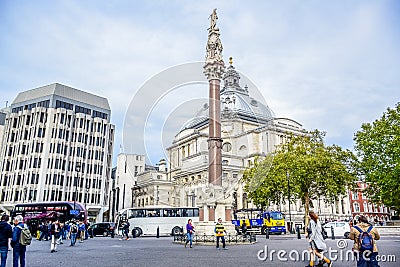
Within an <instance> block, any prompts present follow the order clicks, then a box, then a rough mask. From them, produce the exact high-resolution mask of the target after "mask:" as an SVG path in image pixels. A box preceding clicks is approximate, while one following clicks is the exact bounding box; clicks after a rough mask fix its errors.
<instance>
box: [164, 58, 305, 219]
mask: <svg viewBox="0 0 400 267" xmlns="http://www.w3.org/2000/svg"><path fill="white" fill-rule="evenodd" d="M223 82H224V87H223V88H222V90H221V129H222V139H223V142H222V177H221V178H220V179H222V188H214V186H213V185H212V184H210V183H208V162H209V160H208V155H209V154H208V141H207V140H208V120H209V118H208V114H209V110H208V109H209V107H208V104H204V105H203V106H202V107H201V108H200V110H199V112H198V113H197V114H196V116H195V117H194V118H192V119H190V120H189V121H187V122H186V123H185V124H184V125H183V126H182V128H181V130H180V131H179V132H178V134H177V135H176V136H175V138H174V140H173V143H172V145H171V146H170V147H169V148H167V151H168V157H169V160H168V162H169V166H168V179H169V180H170V181H172V182H173V184H174V186H173V187H174V189H173V191H172V192H171V193H170V196H169V197H170V200H169V202H170V204H171V205H173V206H194V207H199V208H200V220H206V221H213V220H215V219H216V218H215V214H219V215H220V214H221V212H224V213H225V220H230V218H231V213H232V209H233V210H236V209H241V208H247V207H249V203H248V199H247V195H246V193H245V192H244V191H243V184H242V182H241V178H242V172H243V170H244V169H245V168H247V167H249V166H252V164H253V163H254V160H255V158H256V157H264V156H266V155H267V154H268V153H271V152H272V151H273V150H274V149H275V147H276V146H277V145H279V144H281V143H282V142H283V141H284V140H285V136H286V135H287V133H288V132H291V133H294V134H296V135H297V134H302V133H303V132H304V129H303V127H302V125H301V124H300V123H298V122H296V121H294V120H292V119H288V118H276V117H275V115H274V113H273V111H272V110H271V109H270V108H269V107H268V106H267V105H266V104H263V103H262V102H261V101H259V100H257V99H254V98H252V97H251V96H250V94H249V88H248V87H247V86H244V87H242V86H241V84H240V75H239V73H238V72H237V71H236V70H235V67H234V66H233V65H232V64H230V66H229V67H228V68H227V71H226V73H225V74H224V76H223ZM216 190H219V191H220V192H216ZM217 204H218V205H217ZM218 207H224V208H225V211H223V210H221V211H217V210H215V208H218Z"/></svg>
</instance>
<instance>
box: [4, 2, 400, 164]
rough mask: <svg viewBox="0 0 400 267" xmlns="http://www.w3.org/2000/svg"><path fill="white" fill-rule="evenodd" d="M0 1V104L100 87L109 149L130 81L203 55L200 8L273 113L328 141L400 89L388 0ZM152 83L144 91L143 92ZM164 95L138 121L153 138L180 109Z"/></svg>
mask: <svg viewBox="0 0 400 267" xmlns="http://www.w3.org/2000/svg"><path fill="white" fill-rule="evenodd" d="M1 5H2V6H1V8H0V10H1V11H0V12H1V16H0V17H1V22H2V23H0V34H1V36H2V40H1V41H0V57H1V58H2V60H1V61H0V73H1V74H0V93H1V101H4V102H3V103H0V104H1V105H5V101H6V100H9V101H11V100H12V99H13V98H15V96H16V95H17V93H18V92H20V91H23V90H28V89H31V88H36V87H39V86H42V85H45V84H49V83H52V82H60V83H63V84H66V85H69V86H72V87H75V88H78V89H82V90H85V91H89V92H91V93H95V94H98V95H101V96H104V97H107V98H108V99H109V102H110V105H111V108H112V121H113V123H115V124H116V128H117V131H116V133H117V135H116V142H115V143H116V151H117V150H118V147H119V144H121V143H122V130H121V129H122V127H123V121H124V117H125V114H126V112H128V106H129V104H130V103H131V101H132V99H133V98H134V96H135V94H136V93H137V91H138V90H139V88H141V86H142V85H143V84H145V82H146V81H147V80H148V79H151V77H153V75H155V74H157V73H160V72H162V71H163V70H165V69H166V68H168V67H171V66H174V65H177V64H181V63H184V62H191V61H199V60H200V61H201V60H204V54H205V44H206V39H207V27H208V25H209V21H208V20H207V18H208V16H209V14H210V13H211V11H212V9H213V8H215V7H217V8H218V16H219V20H218V26H219V28H220V29H221V34H222V35H221V39H222V42H223V46H224V52H223V54H224V57H225V61H226V62H227V59H228V57H229V56H233V58H234V65H235V67H236V68H237V70H239V71H241V72H242V73H244V74H245V75H246V76H248V77H249V78H250V79H251V81H253V83H254V84H255V85H256V87H257V88H258V89H260V91H261V92H262V94H263V96H264V97H265V99H266V101H267V104H268V105H269V106H270V107H271V108H272V110H273V111H274V112H275V114H276V115H277V116H278V117H288V118H291V119H294V120H297V121H298V122H300V123H301V124H303V125H304V127H305V128H307V129H313V128H318V129H321V130H325V131H327V132H328V134H327V140H328V142H335V143H337V144H339V145H343V146H345V147H351V145H352V137H353V134H354V131H356V130H357V129H359V127H360V125H361V123H362V122H366V121H372V120H374V119H375V118H377V117H379V116H381V114H382V113H383V112H384V110H385V109H386V107H388V106H392V107H393V106H394V104H395V103H396V102H397V101H398V100H399V98H400V93H399V90H398V89H399V84H400V78H399V76H398V69H399V65H400V63H399V62H400V52H399V50H398V47H399V44H400V41H399V38H400V37H399V36H400V33H399V31H400V29H399V28H398V25H399V17H398V11H399V10H400V9H399V5H398V4H397V3H396V1H383V2H382V1H351V2H348V1H339V2H337V1H332V2H329V3H321V2H320V1H307V2H306V3H304V1H290V2H283V3H281V2H279V3H278V2H275V1H253V2H246V3H243V2H242V1H217V2H215V1H201V2H200V1H190V2H186V1H105V2H104V3H101V4H99V2H98V1H84V2H82V1H55V2H54V1H52V2H47V1H35V3H31V2H30V1H19V2H18V3H14V2H11V1H9V2H7V1H6V2H2V4H1ZM246 83H247V82H246V81H244V80H243V82H242V85H244V84H246ZM249 87H250V86H249ZM249 89H251V88H249ZM205 91H206V90H205ZM146 94H147V95H146ZM152 94H153V92H152V91H151V90H149V91H147V92H145V94H144V97H151V95H152ZM179 97H181V98H184V97H187V99H191V97H192V96H191V95H190V93H189V94H182V95H180V96H179ZM196 97H197V96H196ZM204 97H207V95H204ZM260 97H261V96H259V95H257V96H256V98H260ZM168 101H171V99H170V98H165V99H164V100H163V101H160V102H159V103H158V105H159V106H157V107H155V108H154V110H153V113H152V117H151V120H150V121H149V123H151V125H152V127H151V129H155V130H154V131H153V132H151V133H150V132H149V136H147V139H150V138H153V137H154V138H158V139H159V138H160V135H161V134H160V133H158V134H157V132H156V130H157V129H159V128H158V127H155V125H156V126H157V125H158V124H160V125H163V131H164V132H163V135H164V136H163V142H164V144H165V140H167V139H169V138H171V136H173V133H176V132H177V131H178V130H179V128H180V126H181V124H180V123H181V121H184V119H185V118H186V117H185V116H183V115H189V113H190V112H189V111H188V112H187V113H186V114H184V113H185V112H183V113H180V112H178V111H179V110H180V109H179V108H178V109H176V110H175V108H176V107H174V106H169V105H168V104H167V102H168ZM180 101H183V99H182V100H180ZM184 102H185V101H183V102H181V103H184ZM144 104H145V103H138V105H144ZM139 107H140V106H139ZM181 109H182V110H186V107H185V108H184V105H182V107H181ZM163 111H164V113H163ZM128 113H129V112H128ZM166 114H169V115H168V116H167V117H165V115H166ZM134 115H136V114H127V116H134ZM174 116H176V118H177V119H176V120H173V117H174ZM136 119H140V118H136ZM132 123H135V121H132ZM164 123H165V125H164ZM149 125H150V124H149ZM179 125H180V126H179ZM178 126H179V127H178ZM167 133H168V134H167ZM167 136H168V137H167ZM152 145H154V144H152ZM151 150H152V155H154V156H152V157H154V159H152V161H157V160H158V159H159V157H160V156H162V152H161V148H159V150H158V152H157V147H156V146H155V145H154V147H151ZM157 153H158V154H157ZM115 154H117V153H115Z"/></svg>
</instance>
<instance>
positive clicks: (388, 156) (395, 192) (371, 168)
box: [354, 103, 400, 212]
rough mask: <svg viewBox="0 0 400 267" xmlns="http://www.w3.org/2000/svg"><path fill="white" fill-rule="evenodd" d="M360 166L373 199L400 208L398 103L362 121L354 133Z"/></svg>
mask: <svg viewBox="0 0 400 267" xmlns="http://www.w3.org/2000/svg"><path fill="white" fill-rule="evenodd" d="M354 141H355V150H356V151H357V155H358V156H359V158H360V168H361V171H362V174H363V175H364V177H365V181H366V182H367V184H368V185H369V186H368V188H367V189H366V193H367V195H368V196H369V197H370V198H371V199H372V201H374V202H375V203H379V204H380V203H383V204H385V205H386V206H387V207H391V208H393V209H394V210H396V211H397V212H399V210H400V179H399V177H400V103H397V105H396V107H395V108H394V109H391V108H388V109H387V110H386V112H384V114H383V116H382V117H381V118H380V119H377V120H375V121H374V122H373V123H364V124H363V125H362V126H361V130H359V131H358V132H357V133H356V134H355V137H354Z"/></svg>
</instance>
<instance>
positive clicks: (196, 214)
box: [193, 209, 199, 217]
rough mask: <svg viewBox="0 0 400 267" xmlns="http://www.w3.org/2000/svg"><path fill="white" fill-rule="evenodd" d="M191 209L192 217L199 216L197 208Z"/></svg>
mask: <svg viewBox="0 0 400 267" xmlns="http://www.w3.org/2000/svg"><path fill="white" fill-rule="evenodd" d="M193 211H194V212H193V213H194V214H193V216H194V217H199V209H193Z"/></svg>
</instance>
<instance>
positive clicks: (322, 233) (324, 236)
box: [321, 226, 328, 239]
mask: <svg viewBox="0 0 400 267" xmlns="http://www.w3.org/2000/svg"><path fill="white" fill-rule="evenodd" d="M321 235H322V238H323V239H327V238H328V233H327V232H326V230H325V228H324V227H322V226H321Z"/></svg>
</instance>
